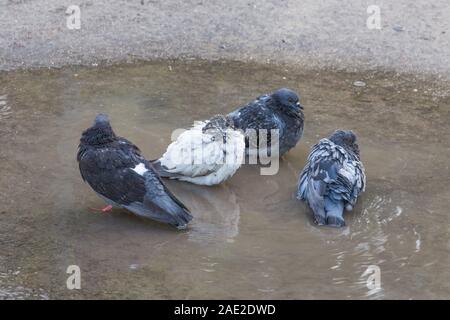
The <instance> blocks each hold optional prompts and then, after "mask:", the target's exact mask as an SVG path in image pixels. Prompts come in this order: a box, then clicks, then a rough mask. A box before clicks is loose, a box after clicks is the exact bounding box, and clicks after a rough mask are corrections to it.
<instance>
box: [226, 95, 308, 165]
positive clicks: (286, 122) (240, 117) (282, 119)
mask: <svg viewBox="0 0 450 320" xmlns="http://www.w3.org/2000/svg"><path fill="white" fill-rule="evenodd" d="M302 110H303V106H302V105H301V104H300V102H299V96H298V95H297V93H295V92H294V91H292V90H290V89H286V88H282V89H279V90H277V91H275V92H274V93H272V94H270V95H263V96H260V97H258V98H257V99H256V100H254V101H252V102H250V103H249V104H248V105H246V106H243V107H241V108H239V109H237V110H236V111H233V112H231V113H230V114H228V117H229V118H230V119H232V120H233V122H234V125H235V127H236V128H237V129H241V130H243V131H244V132H246V130H248V129H254V130H256V132H257V134H258V136H259V130H261V129H266V130H267V133H268V138H267V139H268V141H267V145H268V147H270V146H271V145H273V144H274V142H272V141H271V138H272V137H271V135H270V130H272V129H278V130H279V131H278V133H279V155H280V156H282V155H283V154H285V153H286V152H287V151H289V150H290V149H292V148H293V147H295V145H296V144H297V142H298V141H299V140H300V138H301V137H302V134H303V122H304V115H303V111H302ZM258 145H259V142H257V144H256V146H258ZM246 146H247V148H248V151H249V152H251V151H252V149H255V148H256V146H255V144H253V146H252V143H251V142H250V143H249V137H248V135H247V139H246ZM253 151H254V150H253Z"/></svg>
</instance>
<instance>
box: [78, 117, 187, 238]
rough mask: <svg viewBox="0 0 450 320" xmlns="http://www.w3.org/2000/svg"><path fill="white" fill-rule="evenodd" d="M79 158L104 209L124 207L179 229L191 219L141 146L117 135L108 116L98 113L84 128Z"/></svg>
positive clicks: (82, 170) (85, 178)
mask: <svg viewBox="0 0 450 320" xmlns="http://www.w3.org/2000/svg"><path fill="white" fill-rule="evenodd" d="M77 159H78V163H79V167H80V173H81V176H82V177H83V180H84V181H86V182H87V183H88V184H89V185H90V186H91V188H92V189H94V191H95V192H97V194H98V195H99V196H100V197H101V198H102V199H104V200H105V201H106V202H107V203H108V204H109V205H108V206H106V207H105V208H104V209H102V211H108V210H111V209H112V207H113V206H114V207H121V208H125V209H128V210H129V211H131V212H133V213H135V214H137V215H139V216H143V217H146V218H150V219H153V220H156V221H160V222H164V223H168V224H171V225H173V226H175V227H177V228H179V229H183V228H185V227H186V225H187V223H188V222H189V221H190V220H191V219H192V216H191V215H190V212H189V210H188V209H187V208H186V207H185V206H184V205H183V204H182V203H181V202H180V201H179V200H178V199H177V198H176V197H175V196H174V195H173V194H172V193H171V192H170V190H169V189H167V187H166V186H165V185H164V184H163V183H162V181H161V180H160V178H159V176H158V175H157V174H156V173H155V172H154V171H153V168H152V167H151V165H150V164H149V162H148V161H147V160H145V159H144V157H143V156H142V155H141V152H140V150H139V149H138V147H136V146H135V145H134V144H132V143H131V142H130V141H128V140H126V139H124V138H121V137H118V136H116V135H115V133H114V131H113V130H112V128H111V125H110V124H109V118H108V116H106V115H103V114H100V115H98V116H97V117H96V118H95V122H94V124H93V126H92V127H90V128H89V129H87V130H86V131H84V132H83V134H82V136H81V139H80V145H79V147H78V156H77Z"/></svg>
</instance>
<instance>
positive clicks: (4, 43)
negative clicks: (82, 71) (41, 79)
mask: <svg viewBox="0 0 450 320" xmlns="http://www.w3.org/2000/svg"><path fill="white" fill-rule="evenodd" d="M73 4H75V5H78V6H79V7H80V18H81V20H80V21H81V28H80V29H78V30H77V29H73V30H71V29H69V28H68V27H67V24H66V20H67V18H68V15H67V14H66V10H67V8H68V6H69V5H73ZM369 5H378V6H379V8H380V27H381V29H369V28H368V27H367V25H366V21H367V19H368V17H369V16H370V15H371V14H368V13H367V8H368V6H369ZM449 37H450V2H449V1H448V0H433V1H429V0H418V1H414V2H412V1H408V0H398V1H395V2H394V1H378V0H373V1H363V0H344V1H342V0H339V1H338V0H329V1H324V0H322V1H320V0H305V1H294V0H289V1H288V0H265V1H255V0H251V1H236V0H234V1H230V0H208V1H206V0H187V1H176V0H164V1H156V0H128V1H125V0H124V1H117V0H116V1H106V0H95V1H94V0H70V1H59V0H0V70H12V69H17V68H30V67H49V66H64V65H78V64H81V65H86V64H94V65H95V64H97V63H118V62H133V61H135V60H154V59H161V58H162V59H168V58H169V59H171V58H177V59H178V58H181V59H192V58H201V59H207V60H216V59H227V60H239V61H256V62H264V63H266V62H275V63H287V64H293V65H296V66H300V67H308V68H330V67H331V68H343V69H347V70H350V71H353V70H355V71H360V70H365V69H389V70H396V71H399V72H407V73H431V74H433V75H437V76H442V77H445V78H449V77H450V41H449Z"/></svg>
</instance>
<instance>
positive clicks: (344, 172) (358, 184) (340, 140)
mask: <svg viewBox="0 0 450 320" xmlns="http://www.w3.org/2000/svg"><path fill="white" fill-rule="evenodd" d="M365 185H366V175H365V173H364V166H363V164H362V162H361V160H360V157H359V147H358V144H357V143H356V136H355V134H354V133H353V132H352V131H343V130H337V131H335V132H334V133H333V134H332V135H331V136H330V137H329V138H328V139H322V140H320V141H319V143H317V144H316V145H314V146H313V147H312V150H311V153H310V154H309V157H308V163H307V164H306V166H305V168H304V169H303V171H302V173H301V174H300V179H299V184H298V193H297V198H298V199H301V200H304V201H306V203H307V204H308V205H309V206H310V207H311V209H312V210H313V211H314V221H315V222H316V223H317V224H319V225H329V226H333V227H342V226H345V221H344V218H343V212H344V208H345V209H346V210H347V211H351V210H352V209H353V206H354V205H355V203H356V200H357V198H358V195H359V194H360V193H361V192H363V191H364V189H365Z"/></svg>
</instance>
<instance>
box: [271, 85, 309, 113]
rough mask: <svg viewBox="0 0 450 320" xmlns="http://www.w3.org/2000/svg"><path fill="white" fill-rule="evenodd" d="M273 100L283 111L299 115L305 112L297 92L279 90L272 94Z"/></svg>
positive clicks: (284, 89)
mask: <svg viewBox="0 0 450 320" xmlns="http://www.w3.org/2000/svg"><path fill="white" fill-rule="evenodd" d="M272 99H273V100H274V102H275V104H276V106H277V107H278V108H279V109H281V110H283V111H287V112H290V113H292V112H294V113H298V112H300V111H301V110H303V106H302V105H301V104H300V99H299V96H298V95H297V93H295V91H292V90H290V89H286V88H282V89H278V90H277V91H275V92H274V93H272Z"/></svg>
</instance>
